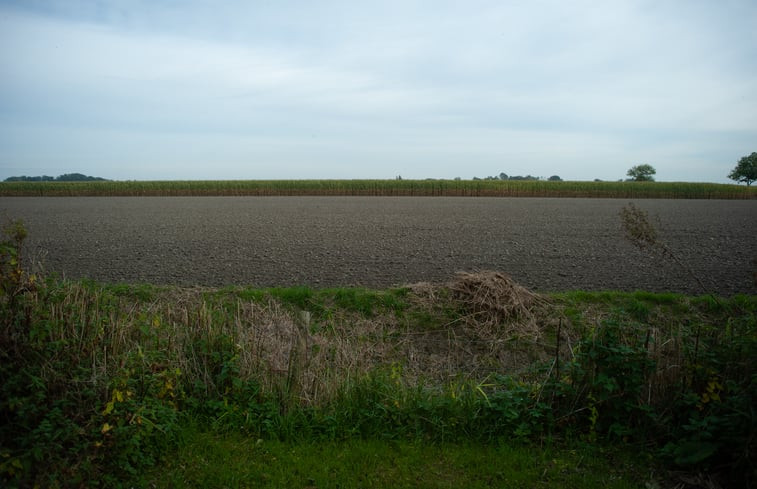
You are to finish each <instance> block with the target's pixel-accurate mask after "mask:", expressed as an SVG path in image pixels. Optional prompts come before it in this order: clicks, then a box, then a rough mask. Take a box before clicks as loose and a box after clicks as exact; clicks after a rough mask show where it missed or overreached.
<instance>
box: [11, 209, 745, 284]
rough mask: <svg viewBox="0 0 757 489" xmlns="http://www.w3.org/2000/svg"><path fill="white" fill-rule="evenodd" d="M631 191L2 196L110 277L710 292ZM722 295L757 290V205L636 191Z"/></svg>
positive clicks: (57, 266) (35, 241)
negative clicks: (486, 282)
mask: <svg viewBox="0 0 757 489" xmlns="http://www.w3.org/2000/svg"><path fill="white" fill-rule="evenodd" d="M626 203H627V201H626V200H621V199H617V200H616V199H541V198H520V199H516V198H460V197H458V198H455V197H450V198H444V197H433V198H421V197H415V198H413V197H365V198H363V197H124V198H119V197H102V198H100V197H84V198H66V197H62V198H52V197H48V198H34V197H19V198H8V197H5V198H2V199H0V218H2V219H4V220H5V219H8V218H13V219H17V218H21V219H23V220H24V222H25V224H26V226H27V228H28V230H29V240H28V245H29V246H28V249H27V254H28V255H29V256H33V257H34V258H35V259H37V260H39V261H41V263H43V264H44V268H45V270H46V271H48V272H59V273H61V274H63V275H64V276H66V277H71V278H79V277H89V278H92V279H95V280H98V281H105V282H149V283H154V284H179V285H207V286H223V285H251V286H259V287H266V286H292V285H309V286H315V287H331V286H350V285H360V286H367V287H386V286H391V285H400V284H408V283H415V282H420V281H435V282H438V281H446V280H448V279H449V278H450V277H452V276H453V274H454V273H455V272H456V271H458V270H477V269H492V270H499V271H503V272H506V273H508V274H510V275H511V276H512V277H513V278H514V279H515V280H517V281H518V282H520V283H521V284H523V285H525V286H526V287H529V288H531V289H534V290H538V291H559V290H569V289H586V290H608V289H611V290H635V289H644V290H649V291H675V292H690V293H698V292H699V291H698V290H697V287H696V282H695V281H694V280H692V279H691V278H690V276H689V275H687V273H686V272H685V271H684V270H682V269H681V267H678V266H676V265H675V264H673V263H671V262H670V261H669V260H662V259H654V258H651V257H649V256H648V255H646V254H643V253H641V252H640V251H638V250H636V249H635V248H633V247H632V246H631V245H630V244H629V243H628V242H627V241H626V240H625V239H624V238H623V234H622V231H621V226H620V219H619V217H618V213H619V211H620V208H621V207H622V206H623V205H625V204H626ZM635 203H636V205H637V206H639V207H640V208H642V209H644V210H646V211H648V212H649V213H650V215H651V216H659V229H660V235H661V238H662V239H663V240H664V241H665V242H666V243H667V244H668V246H669V247H670V248H671V249H672V250H673V251H674V252H675V253H676V254H677V255H678V256H679V257H680V258H681V259H682V260H683V261H684V262H685V263H687V264H688V265H689V266H690V267H691V268H692V269H693V271H694V272H695V273H696V274H697V275H698V276H700V277H701V278H702V280H703V281H704V282H705V283H706V284H707V285H708V287H710V288H711V290H712V291H714V292H716V293H719V294H722V295H732V294H735V293H748V294H755V293H757V286H756V285H755V282H754V277H753V276H754V271H755V265H754V264H753V263H751V262H752V260H754V259H756V258H757V238H756V237H757V201H711V200H638V201H636V202H635Z"/></svg>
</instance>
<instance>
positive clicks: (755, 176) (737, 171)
mask: <svg viewBox="0 0 757 489" xmlns="http://www.w3.org/2000/svg"><path fill="white" fill-rule="evenodd" d="M728 178H730V179H731V180H735V181H737V182H746V185H747V187H748V186H750V185H751V184H752V182H754V181H755V180H757V153H752V154H750V155H749V156H744V157H743V158H741V159H740V160H739V163H738V164H737V165H736V168H734V169H733V170H732V171H731V173H729V174H728Z"/></svg>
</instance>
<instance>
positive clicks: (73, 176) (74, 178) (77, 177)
mask: <svg viewBox="0 0 757 489" xmlns="http://www.w3.org/2000/svg"><path fill="white" fill-rule="evenodd" d="M5 181H6V182H91V181H100V182H102V181H105V179H104V178H101V177H90V176H87V175H82V174H81V173H66V174H64V175H60V176H58V177H55V178H53V177H51V176H48V175H42V176H41V177H27V176H21V177H8V178H6V179H5Z"/></svg>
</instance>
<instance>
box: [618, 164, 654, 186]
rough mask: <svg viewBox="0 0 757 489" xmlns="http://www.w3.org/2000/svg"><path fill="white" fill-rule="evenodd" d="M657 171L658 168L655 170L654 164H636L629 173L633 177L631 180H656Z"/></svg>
mask: <svg viewBox="0 0 757 489" xmlns="http://www.w3.org/2000/svg"><path fill="white" fill-rule="evenodd" d="M655 173H657V170H655V169H654V168H653V167H652V165H646V164H644V165H636V166H633V167H631V169H630V170H628V173H626V175H628V176H629V177H631V180H633V181H634V182H654V177H653V176H652V175H654V174H655Z"/></svg>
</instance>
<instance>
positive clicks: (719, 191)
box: [0, 180, 757, 199]
mask: <svg viewBox="0 0 757 489" xmlns="http://www.w3.org/2000/svg"><path fill="white" fill-rule="evenodd" d="M303 195H311V196H349V195H355V196H377V197H378V196H419V197H434V196H439V197H442V196H447V197H582V198H587V197H589V198H623V199H632V198H660V199H755V198H757V187H745V186H739V185H733V184H716V183H682V182H570V181H567V182H552V181H542V180H537V181H501V180H206V181H190V180H186V181H92V182H0V197H21V196H37V197H47V196H49V197H66V196H70V197H73V196H303Z"/></svg>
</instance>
